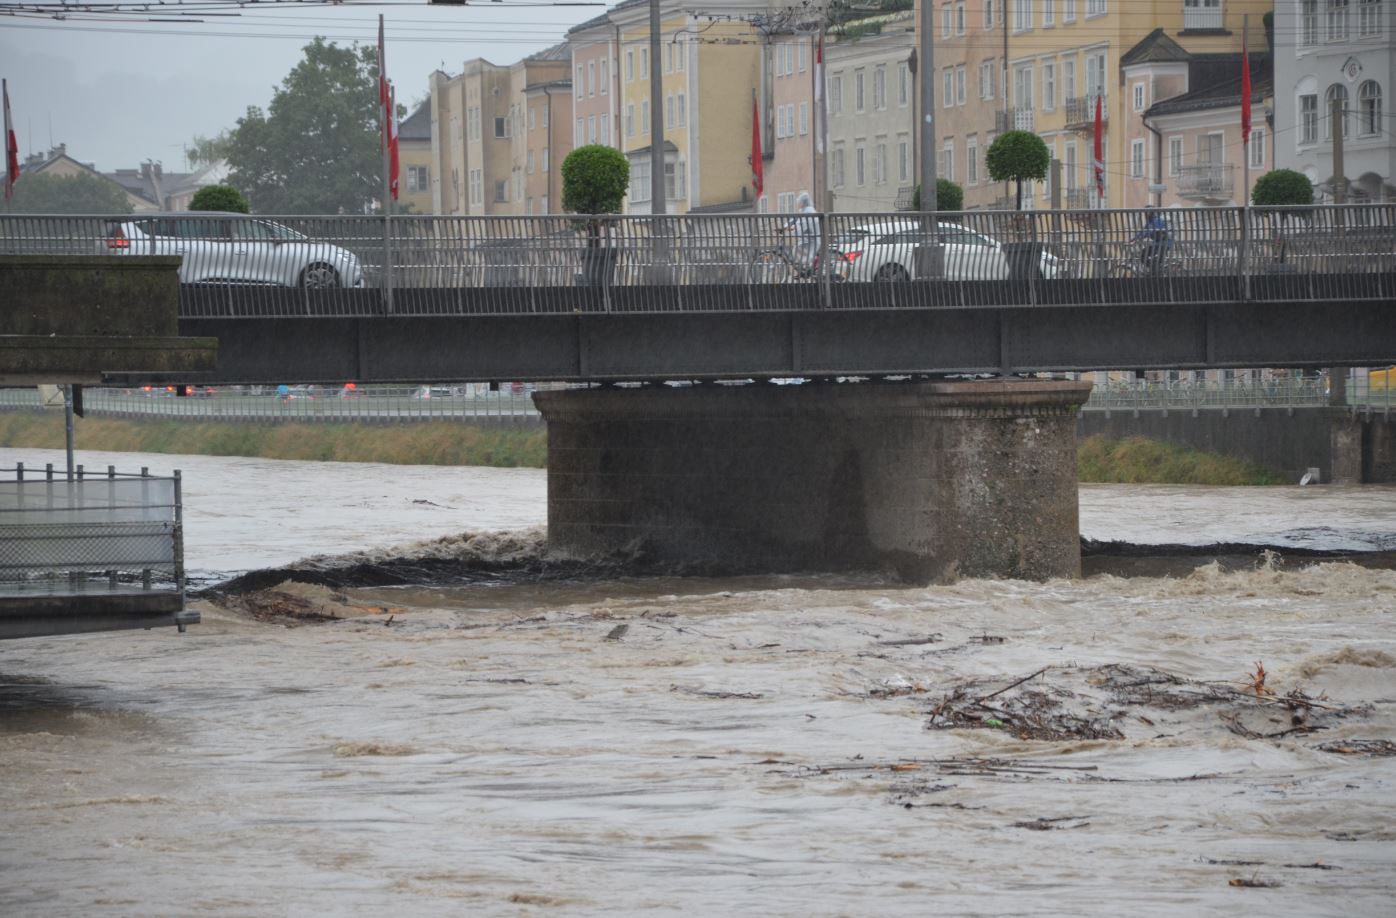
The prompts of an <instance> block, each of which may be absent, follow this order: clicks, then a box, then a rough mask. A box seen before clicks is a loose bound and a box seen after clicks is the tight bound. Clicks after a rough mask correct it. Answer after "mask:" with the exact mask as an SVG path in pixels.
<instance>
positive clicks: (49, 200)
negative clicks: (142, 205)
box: [0, 172, 131, 214]
mask: <svg viewBox="0 0 1396 918" xmlns="http://www.w3.org/2000/svg"><path fill="white" fill-rule="evenodd" d="M0 206H3V205H0ZM7 210H8V211H9V212H10V213H12V214H129V213H130V212H131V201H130V199H129V198H127V197H126V192H124V191H122V190H121V186H120V185H117V184H116V183H115V182H112V181H109V180H107V179H104V178H102V177H101V176H99V175H93V174H92V173H90V172H79V173H78V174H76V175H48V174H45V173H40V174H38V175H28V174H25V175H21V176H20V177H19V181H18V182H16V183H15V193H14V197H13V198H11V199H10V202H9V206H8V208H7Z"/></svg>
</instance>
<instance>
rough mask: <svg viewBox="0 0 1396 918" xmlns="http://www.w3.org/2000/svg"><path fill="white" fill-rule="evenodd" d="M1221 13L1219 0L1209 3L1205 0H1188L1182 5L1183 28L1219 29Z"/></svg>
mask: <svg viewBox="0 0 1396 918" xmlns="http://www.w3.org/2000/svg"><path fill="white" fill-rule="evenodd" d="M1222 14H1223V9H1222V5H1221V0H1213V2H1212V4H1211V5H1208V4H1207V3H1206V2H1205V0H1188V2H1186V3H1185V4H1184V5H1183V28H1184V29H1185V30H1187V31H1193V30H1216V29H1220V28H1221V27H1222Z"/></svg>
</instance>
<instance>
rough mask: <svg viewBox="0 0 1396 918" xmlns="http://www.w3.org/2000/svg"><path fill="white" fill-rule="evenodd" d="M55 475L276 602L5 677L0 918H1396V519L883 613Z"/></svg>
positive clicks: (850, 590) (279, 495)
mask: <svg viewBox="0 0 1396 918" xmlns="http://www.w3.org/2000/svg"><path fill="white" fill-rule="evenodd" d="M82 460H83V461H84V462H86V463H87V464H89V465H90V466H99V467H101V466H105V465H107V464H114V465H117V466H118V468H120V469H122V470H123V471H125V470H134V469H135V468H138V467H139V466H142V465H145V466H149V467H150V468H151V470H152V471H154V472H167V471H169V470H171V469H174V468H179V469H182V470H183V472H184V475H185V489H184V494H185V501H186V517H185V518H186V527H187V534H186V555H187V558H188V564H189V566H190V568H191V570H192V572H193V573H194V574H195V578H196V581H197V583H198V584H200V585H202V586H205V587H208V586H213V585H214V584H217V583H222V582H225V581H227V580H229V578H232V577H234V576H238V575H245V574H251V572H256V571H268V570H271V571H274V573H270V574H260V575H259V574H251V576H247V577H244V578H243V579H242V580H240V581H236V584H237V585H236V586H228V585H226V584H225V585H224V586H223V587H222V588H221V589H218V590H216V591H214V592H209V593H207V594H206V595H205V596H204V597H203V598H200V599H197V600H196V601H195V604H196V606H197V607H198V608H199V609H200V610H201V611H202V613H203V619H204V621H203V624H201V625H198V626H196V627H194V628H191V629H190V631H189V633H187V634H184V635H179V634H177V633H176V632H175V631H174V630H173V629H162V630H158V631H151V632H132V633H116V634H109V635H86V636H79V637H67V638H54V639H32V640H23V641H11V642H7V643H3V644H0V778H2V779H3V780H0V877H3V882H2V883H0V914H3V915H6V916H30V915H33V916H53V915H73V916H91V915H140V916H147V915H180V916H183V915H217V916H265V915H294V916H326V915H376V914H396V915H402V916H417V915H465V914H470V915H475V914H480V915H516V914H534V915H544V914H559V915H561V914H567V915H573V914H597V915H599V914H606V915H638V914H652V913H672V914H678V913H684V914H689V915H697V916H709V915H712V916H723V915H735V914H761V915H799V916H806V915H917V916H920V915H935V914H954V915H969V914H973V915H1000V914H1014V915H1028V914H1031V915H1083V914H1092V915H1112V916H1114V915H1120V914H1130V915H1195V914H1223V913H1225V914H1228V915H1230V914H1235V913H1256V914H1262V915H1279V914H1285V915H1291V914H1303V915H1341V916H1345V918H1352V916H1360V915H1389V914H1391V910H1392V901H1393V894H1394V893H1396V788H1393V784H1396V757H1393V756H1396V636H1394V635H1393V630H1392V624H1393V609H1396V571H1393V570H1392V567H1393V566H1396V565H1393V564H1392V563H1391V559H1392V556H1393V552H1396V489H1393V488H1387V487H1370V486H1369V487H1361V488H1331V487H1308V488H1298V487H1294V488H1265V489H1243V488H1196V487H1158V486H1135V485H1128V486H1124V485H1120V486H1083V487H1082V489H1081V528H1082V534H1083V536H1084V537H1085V538H1086V539H1087V540H1089V541H1088V548H1090V549H1091V554H1090V557H1089V558H1088V564H1087V570H1088V576H1086V577H1085V578H1083V579H1081V580H1077V581H1053V582H1050V583H1046V584H1036V583H1023V582H1016V581H988V580H967V581H961V582H959V583H957V584H954V585H950V586H930V587H920V586H915V587H912V586H907V585H905V584H901V583H897V582H894V581H890V580H884V579H880V578H878V577H876V576H874V575H862V576H856V575H842V576H804V577H796V576H783V577H772V576H761V577H740V578H704V577H695V576H688V577H680V576H674V575H646V576H637V575H636V574H635V572H634V571H632V570H628V569H626V568H624V567H616V568H609V569H605V570H601V569H589V570H581V569H574V570H562V569H559V568H558V567H557V566H554V565H550V564H549V563H548V562H547V560H546V558H545V557H544V555H543V551H542V525H543V523H544V517H545V512H546V509H545V477H544V473H542V472H540V471H536V470H501V469H477V468H435V467H401V466H373V465H354V464H338V463H311V462H277V461H269V460H252V459H230V458H211V457H200V456H156V455H133V454H96V453H84V454H83V455H82ZM16 461H23V462H25V463H26V464H27V465H41V464H42V463H44V462H55V463H61V462H62V456H61V454H55V453H52V452H45V451H41V450H15V449H6V450H0V466H12V465H14V463H15V462H16ZM1116 543H1126V544H1125V545H1124V546H1121V545H1120V544H1116ZM1146 543H1153V544H1167V545H1169V546H1174V547H1172V548H1169V549H1166V550H1164V549H1161V550H1159V551H1157V552H1155V551H1151V550H1144V549H1141V548H1139V546H1141V545H1144V544H1146ZM1185 545H1186V546H1194V548H1192V549H1179V548H1177V546H1185ZM1217 546H1223V548H1218V547H1217ZM1261 546H1264V549H1262V547H1261ZM1344 552H1362V553H1363V554H1360V555H1353V556H1351V557H1348V556H1344V555H1343V554H1342V553H1344ZM344 555H349V557H347V558H345V557H341V556H344ZM1156 556H1162V560H1160V557H1156ZM312 557H313V558H315V560H311V561H301V559H306V558H312ZM336 572H338V573H336ZM414 576H415V582H412V581H414ZM295 581H299V582H295Z"/></svg>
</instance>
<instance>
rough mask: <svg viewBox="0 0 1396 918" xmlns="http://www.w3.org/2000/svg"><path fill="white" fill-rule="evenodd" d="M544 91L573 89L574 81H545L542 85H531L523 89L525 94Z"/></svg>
mask: <svg viewBox="0 0 1396 918" xmlns="http://www.w3.org/2000/svg"><path fill="white" fill-rule="evenodd" d="M544 89H566V90H569V91H570V90H571V89H572V81H571V80H570V79H569V80H544V81H543V82H541V83H529V84H528V85H527V86H525V87H524V88H523V91H524V92H539V91H540V90H544Z"/></svg>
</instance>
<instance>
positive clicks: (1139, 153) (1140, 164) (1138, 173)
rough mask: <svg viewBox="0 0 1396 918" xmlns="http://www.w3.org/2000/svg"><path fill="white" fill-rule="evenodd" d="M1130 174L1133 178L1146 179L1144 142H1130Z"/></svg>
mask: <svg viewBox="0 0 1396 918" xmlns="http://www.w3.org/2000/svg"><path fill="white" fill-rule="evenodd" d="M1129 174H1130V177H1131V178H1143V177H1144V141H1142V140H1134V141H1130V144H1129Z"/></svg>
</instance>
